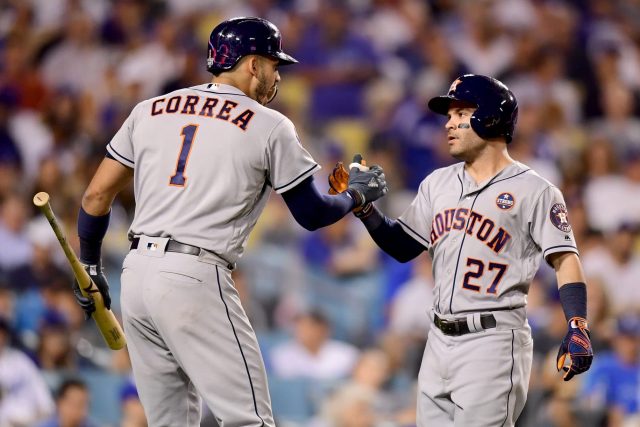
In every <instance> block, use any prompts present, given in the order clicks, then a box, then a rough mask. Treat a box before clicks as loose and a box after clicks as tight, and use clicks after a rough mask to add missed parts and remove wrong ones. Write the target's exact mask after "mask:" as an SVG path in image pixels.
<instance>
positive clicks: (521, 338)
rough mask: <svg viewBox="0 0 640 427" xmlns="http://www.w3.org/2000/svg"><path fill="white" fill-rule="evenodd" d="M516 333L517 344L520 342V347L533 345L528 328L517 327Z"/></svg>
mask: <svg viewBox="0 0 640 427" xmlns="http://www.w3.org/2000/svg"><path fill="white" fill-rule="evenodd" d="M516 334H517V336H518V344H520V346H521V347H531V346H533V337H532V336H531V332H530V331H529V330H528V329H517V330H516Z"/></svg>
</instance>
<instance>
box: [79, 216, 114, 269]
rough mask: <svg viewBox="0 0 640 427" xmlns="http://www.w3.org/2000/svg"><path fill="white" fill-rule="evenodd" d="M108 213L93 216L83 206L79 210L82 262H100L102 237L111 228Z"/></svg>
mask: <svg viewBox="0 0 640 427" xmlns="http://www.w3.org/2000/svg"><path fill="white" fill-rule="evenodd" d="M110 216H111V211H109V212H108V213H107V214H106V215H102V216H93V215H90V214H88V213H87V212H86V211H85V210H84V209H83V208H82V206H80V211H79V212H78V237H79V238H80V262H82V263H84V264H98V263H99V262H100V256H101V251H102V239H104V236H105V235H106V234H107V229H108V228H109V217H110Z"/></svg>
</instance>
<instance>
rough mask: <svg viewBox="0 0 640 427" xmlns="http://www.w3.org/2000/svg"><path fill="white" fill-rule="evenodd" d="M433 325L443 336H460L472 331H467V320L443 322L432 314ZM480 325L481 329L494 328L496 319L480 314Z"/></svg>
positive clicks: (443, 320) (490, 315)
mask: <svg viewBox="0 0 640 427" xmlns="http://www.w3.org/2000/svg"><path fill="white" fill-rule="evenodd" d="M433 323H434V324H435V325H436V327H437V328H438V329H440V330H441V331H442V333H443V334H445V335H453V336H460V335H465V334H468V333H470V332H472V331H470V330H469V325H468V324H467V319H466V318H464V319H455V320H445V319H441V318H440V317H439V316H438V315H437V314H435V313H434V314H433ZM480 325H482V329H491V328H495V327H496V318H495V317H493V314H482V315H481V316H480Z"/></svg>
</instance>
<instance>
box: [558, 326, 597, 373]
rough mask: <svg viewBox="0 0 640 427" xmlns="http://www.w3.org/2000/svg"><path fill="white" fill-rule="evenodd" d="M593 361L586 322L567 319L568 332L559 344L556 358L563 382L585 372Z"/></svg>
mask: <svg viewBox="0 0 640 427" xmlns="http://www.w3.org/2000/svg"><path fill="white" fill-rule="evenodd" d="M567 356H569V365H568V366H565V360H566V358H567ZM592 360H593V348H592V347H591V338H590V333H589V327H588V325H587V320H586V319H583V318H581V317H572V318H571V319H569V331H568V332H567V335H565V337H564V339H563V340H562V344H560V349H559V350H558V358H557V360H556V362H557V367H558V371H560V369H562V370H563V371H564V372H565V374H564V376H563V378H564V380H565V381H569V380H570V379H571V378H573V376H574V375H577V374H581V373H583V372H586V371H587V370H588V369H589V367H590V366H591V361H592Z"/></svg>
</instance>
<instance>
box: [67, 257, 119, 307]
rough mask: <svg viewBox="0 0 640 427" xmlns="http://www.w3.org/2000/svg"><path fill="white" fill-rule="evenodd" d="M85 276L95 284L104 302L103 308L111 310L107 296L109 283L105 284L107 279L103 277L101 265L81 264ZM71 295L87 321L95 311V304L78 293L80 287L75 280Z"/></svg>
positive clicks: (108, 296) (109, 299)
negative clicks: (85, 273) (87, 275)
mask: <svg viewBox="0 0 640 427" xmlns="http://www.w3.org/2000/svg"><path fill="white" fill-rule="evenodd" d="M82 266H83V267H84V269H85V271H86V272H87V274H89V277H90V278H91V280H93V283H95V284H96V286H97V287H98V290H99V291H100V294H101V295H102V299H103V301H104V306H105V307H106V308H107V310H108V309H110V308H111V296H110V295H109V283H108V282H107V278H106V277H105V275H104V271H103V270H102V265H101V264H97V265H95V264H82ZM73 294H74V295H75V297H76V302H77V303H78V305H79V306H80V308H82V310H83V311H84V314H85V318H86V319H89V318H90V317H91V314H93V312H94V311H96V304H95V302H94V301H93V298H91V296H84V295H82V292H81V291H80V285H79V284H78V281H77V280H74V281H73Z"/></svg>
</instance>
